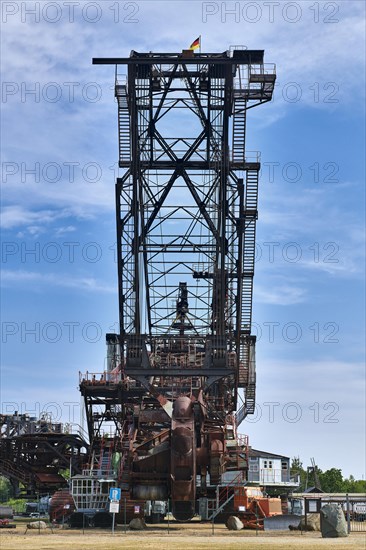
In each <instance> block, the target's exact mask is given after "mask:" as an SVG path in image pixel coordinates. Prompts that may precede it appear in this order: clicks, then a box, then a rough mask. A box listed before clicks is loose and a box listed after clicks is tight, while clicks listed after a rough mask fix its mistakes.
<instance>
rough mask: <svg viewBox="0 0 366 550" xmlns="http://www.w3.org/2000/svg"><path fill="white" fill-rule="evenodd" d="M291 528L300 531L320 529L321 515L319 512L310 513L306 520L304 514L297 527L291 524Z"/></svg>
mask: <svg viewBox="0 0 366 550" xmlns="http://www.w3.org/2000/svg"><path fill="white" fill-rule="evenodd" d="M289 529H291V531H293V530H296V529H298V530H299V531H320V516H319V514H308V515H307V516H306V522H305V516H303V517H302V518H301V520H300V523H299V525H298V526H297V527H294V526H293V525H289Z"/></svg>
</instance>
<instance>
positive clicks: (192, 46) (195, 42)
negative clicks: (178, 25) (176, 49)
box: [189, 36, 201, 50]
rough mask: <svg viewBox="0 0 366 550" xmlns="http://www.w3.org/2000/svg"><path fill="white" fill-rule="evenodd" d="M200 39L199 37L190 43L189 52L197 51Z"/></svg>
mask: <svg viewBox="0 0 366 550" xmlns="http://www.w3.org/2000/svg"><path fill="white" fill-rule="evenodd" d="M200 42H201V37H200V36H199V37H198V38H196V40H194V41H193V42H192V44H191V45H190V46H189V49H190V50H197V48H199V47H200Z"/></svg>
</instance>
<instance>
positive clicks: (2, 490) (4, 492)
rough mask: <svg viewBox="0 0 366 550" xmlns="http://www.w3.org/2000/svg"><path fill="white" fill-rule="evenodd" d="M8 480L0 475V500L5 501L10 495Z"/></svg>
mask: <svg viewBox="0 0 366 550" xmlns="http://www.w3.org/2000/svg"><path fill="white" fill-rule="evenodd" d="M11 492H12V490H11V485H10V481H9V480H8V479H7V478H6V477H3V476H0V502H6V501H7V500H8V499H9V498H10V497H11V496H12V495H11Z"/></svg>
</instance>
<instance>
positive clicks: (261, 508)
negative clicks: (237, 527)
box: [234, 486, 282, 529]
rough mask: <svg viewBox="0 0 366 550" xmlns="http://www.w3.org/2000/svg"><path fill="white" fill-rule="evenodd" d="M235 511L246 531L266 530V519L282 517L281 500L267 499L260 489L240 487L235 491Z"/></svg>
mask: <svg viewBox="0 0 366 550" xmlns="http://www.w3.org/2000/svg"><path fill="white" fill-rule="evenodd" d="M234 511H235V515H237V516H238V517H239V518H240V519H241V521H242V522H243V524H244V528H245V529H264V518H269V517H273V516H281V515H282V505H281V499H280V498H270V497H265V496H264V495H263V492H262V490H261V489H260V488H259V487H245V486H238V487H236V488H235V490H234Z"/></svg>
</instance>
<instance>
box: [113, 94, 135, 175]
mask: <svg viewBox="0 0 366 550" xmlns="http://www.w3.org/2000/svg"><path fill="white" fill-rule="evenodd" d="M115 95H116V98H117V102H118V143H119V165H120V167H128V166H129V164H130V162H131V142H130V113H129V110H128V101H127V86H126V84H116V88H115Z"/></svg>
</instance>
